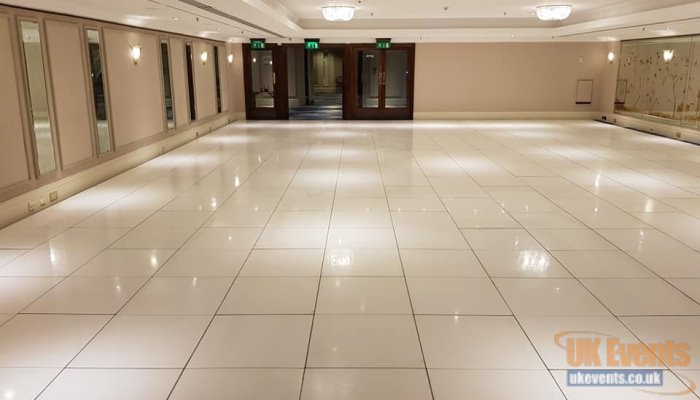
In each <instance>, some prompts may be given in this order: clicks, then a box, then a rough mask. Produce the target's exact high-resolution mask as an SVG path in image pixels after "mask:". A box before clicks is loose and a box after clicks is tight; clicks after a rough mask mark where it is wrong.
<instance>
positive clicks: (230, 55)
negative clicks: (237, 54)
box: [226, 54, 233, 64]
mask: <svg viewBox="0 0 700 400" xmlns="http://www.w3.org/2000/svg"><path fill="white" fill-rule="evenodd" d="M226 60H228V63H229V64H233V54H229V55H228V57H226Z"/></svg>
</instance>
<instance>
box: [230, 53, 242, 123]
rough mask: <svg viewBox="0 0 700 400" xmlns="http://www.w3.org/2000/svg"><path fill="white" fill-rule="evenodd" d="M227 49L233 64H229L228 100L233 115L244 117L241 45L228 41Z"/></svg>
mask: <svg viewBox="0 0 700 400" xmlns="http://www.w3.org/2000/svg"><path fill="white" fill-rule="evenodd" d="M226 47H227V48H228V51H229V52H230V53H231V54H233V64H231V65H230V66H229V86H228V91H229V101H230V108H231V113H232V114H233V116H234V117H237V118H241V119H245V87H244V85H243V46H242V45H241V44H240V43H228V44H227V45H226Z"/></svg>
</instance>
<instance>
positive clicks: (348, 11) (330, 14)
mask: <svg viewBox="0 0 700 400" xmlns="http://www.w3.org/2000/svg"><path fill="white" fill-rule="evenodd" d="M321 11H322V12H323V18H325V19H326V21H333V22H337V21H341V22H347V21H350V20H351V19H352V18H353V17H354V16H355V7H353V6H341V5H328V6H324V7H321Z"/></svg>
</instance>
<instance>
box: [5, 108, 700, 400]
mask: <svg viewBox="0 0 700 400" xmlns="http://www.w3.org/2000/svg"><path fill="white" fill-rule="evenodd" d="M699 218H700V147H696V146H692V145H689V144H686V143H682V142H678V141H673V140H667V139H663V138H659V137H655V136H651V135H645V134H642V133H638V132H634V131H629V130H624V129H620V128H616V127H612V126H609V125H603V124H598V123H594V122H585V121H578V122H536V121H530V122H463V123H450V122H423V123H421V122H413V123H409V122H390V123H360V122H355V123H344V122H334V123H310V122H305V123H301V122H284V123H269V122H260V123H237V124H233V125H231V126H228V127H226V128H224V129H221V130H219V131H217V132H215V133H213V134H211V135H208V136H204V137H201V138H199V139H197V140H196V141H194V142H192V143H190V144H188V145H185V146H183V147H181V148H178V149H176V150H174V151H173V152H171V153H168V154H166V155H163V156H161V157H159V158H157V159H154V160H152V161H150V162H148V163H146V164H144V165H142V166H140V167H137V168H134V169H132V170H130V171H128V172H126V173H124V174H122V175H120V176H118V177H116V178H114V179H111V180H109V181H107V182H104V183H102V184H100V185H98V186H96V187H94V188H92V189H90V190H87V191H85V192H83V193H81V194H79V195H77V196H74V197H73V198H70V199H68V200H66V201H64V202H62V203H60V204H59V205H57V206H55V207H53V208H51V209H49V210H46V211H44V212H41V213H39V214H37V215H35V216H32V217H30V218H28V219H26V220H24V221H21V222H19V223H17V224H15V225H13V226H11V227H8V228H6V229H4V230H1V231H0V249H1V250H0V313H1V314H0V325H1V326H0V368H2V369H0V393H2V394H5V397H6V398H8V396H9V397H10V398H14V399H25V398H28V399H32V398H34V397H35V396H37V395H38V394H39V393H42V395H41V397H40V398H41V399H58V398H61V399H66V398H68V399H102V398H118V399H133V398H145V399H166V398H168V396H169V395H170V397H169V398H170V399H176V400H177V399H223V398H230V396H231V393H235V394H236V395H237V396H239V397H237V398H245V399H287V398H289V399H300V398H301V399H305V400H313V399H323V400H328V399H338V398H343V399H362V400H364V399H375V398H376V399H402V400H413V399H421V400H423V399H426V400H427V399H433V398H434V399H504V400H510V399H522V398H528V399H538V400H550V399H569V400H572V399H573V400H579V399H593V400H597V399H601V400H607V399H623V398H624V399H634V400H637V399H649V400H656V399H659V398H661V396H660V395H658V394H655V393H669V392H676V393H683V394H682V395H678V396H672V397H673V398H674V399H676V398H677V399H691V398H695V399H696V400H697V397H695V396H694V395H692V394H691V393H690V389H689V387H690V388H696V387H697V386H695V385H694V384H693V383H692V382H693V381H694V382H697V383H700V372H699V371H700V336H699V334H698V332H700V304H698V301H700V253H698V250H700V235H698V232H700V220H699ZM559 332H583V333H581V334H580V335H584V336H585V335H586V334H585V332H599V333H602V334H605V335H611V336H615V337H617V338H619V339H620V340H621V341H623V342H624V343H637V340H641V341H644V342H645V343H647V344H651V343H658V342H666V341H667V340H675V341H678V342H685V343H688V344H689V345H690V362H689V364H688V365H686V366H677V365H666V366H661V367H660V369H663V370H664V372H663V374H664V384H663V387H656V388H653V390H652V392H651V393H650V392H644V391H641V390H638V389H637V388H634V387H617V388H615V387H606V388H590V387H578V388H577V387H572V386H568V385H567V383H566V371H565V370H566V369H568V368H569V367H570V365H569V364H567V358H566V351H565V350H563V349H561V348H559V347H557V346H556V345H555V342H554V337H555V335H556V334H557V333H559ZM602 361H603V362H606V358H605V356H603V357H602ZM302 382H303V383H302ZM171 391H172V394H171ZM8 394H9V395H8Z"/></svg>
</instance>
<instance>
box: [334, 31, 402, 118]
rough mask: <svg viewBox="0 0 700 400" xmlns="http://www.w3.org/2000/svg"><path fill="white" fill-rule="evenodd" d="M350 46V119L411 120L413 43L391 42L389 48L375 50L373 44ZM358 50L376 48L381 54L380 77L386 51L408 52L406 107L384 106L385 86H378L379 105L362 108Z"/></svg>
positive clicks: (383, 67) (384, 66)
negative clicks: (359, 91) (360, 102)
mask: <svg viewBox="0 0 700 400" xmlns="http://www.w3.org/2000/svg"><path fill="white" fill-rule="evenodd" d="M348 47H349V48H350V53H351V56H350V58H351V60H352V63H351V64H352V73H351V76H350V79H352V83H353V84H352V85H351V91H352V93H351V98H350V103H349V105H350V107H351V109H352V111H351V113H350V115H351V119H379V120H412V119H413V103H414V88H415V64H416V54H415V49H416V46H415V44H413V43H397V44H392V46H391V49H388V50H377V49H376V47H375V45H374V44H353V45H350V46H348ZM360 50H376V51H378V52H379V53H380V54H381V61H380V71H379V72H380V77H381V76H382V75H381V74H383V73H386V52H387V51H392V50H406V51H407V53H408V82H407V84H408V87H407V93H406V96H407V98H406V101H407V107H406V108H386V86H380V89H379V106H378V107H377V108H362V107H360V104H358V103H359V93H358V90H357V89H358V86H357V83H358V79H359V70H358V69H359V65H358V60H357V54H358V51H360Z"/></svg>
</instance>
